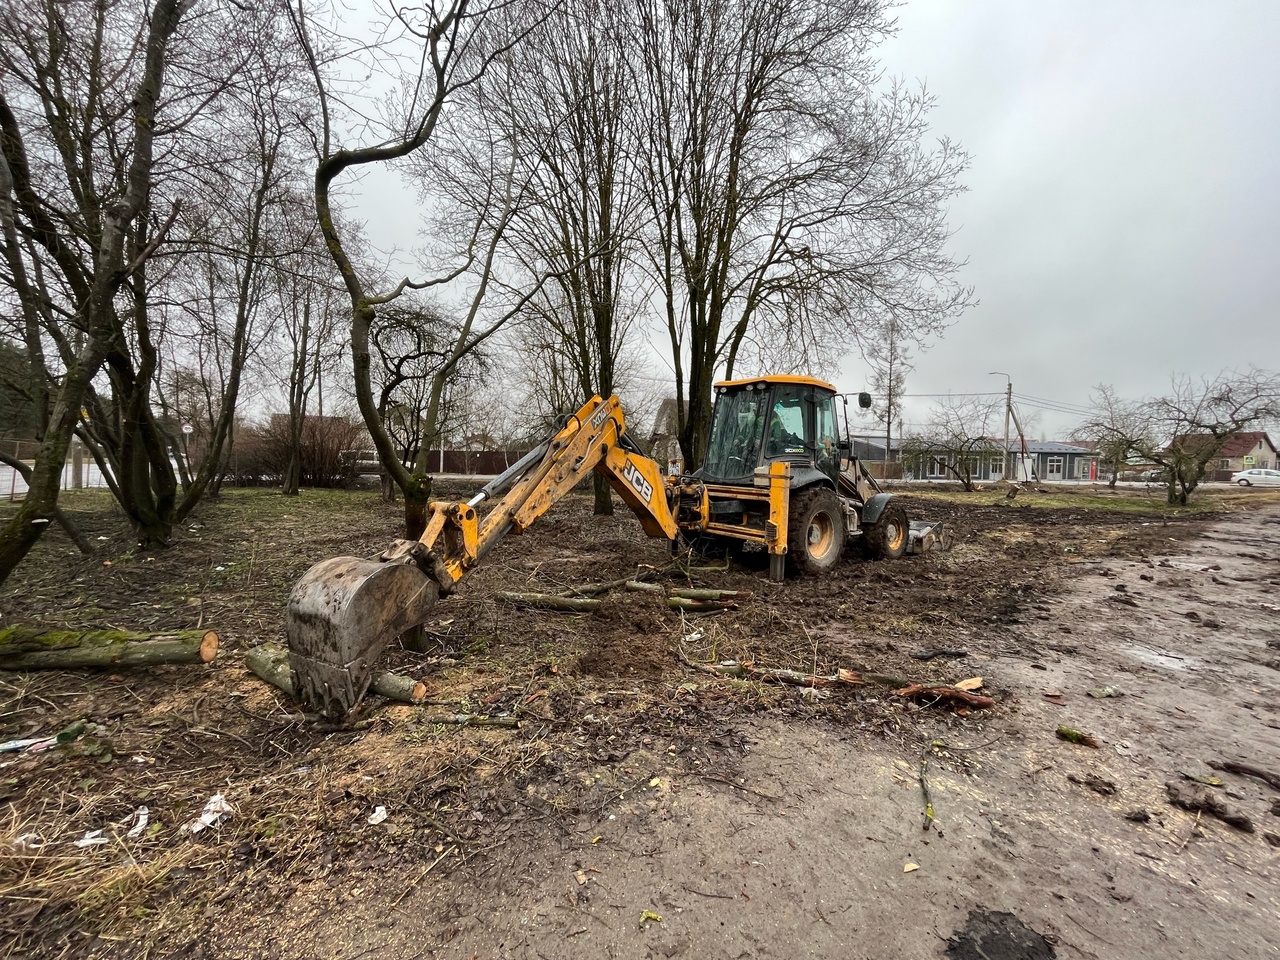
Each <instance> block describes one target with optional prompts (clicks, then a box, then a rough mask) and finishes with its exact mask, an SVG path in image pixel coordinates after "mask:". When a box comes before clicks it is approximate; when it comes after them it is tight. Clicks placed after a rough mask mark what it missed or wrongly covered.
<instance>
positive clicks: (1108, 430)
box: [1071, 384, 1148, 489]
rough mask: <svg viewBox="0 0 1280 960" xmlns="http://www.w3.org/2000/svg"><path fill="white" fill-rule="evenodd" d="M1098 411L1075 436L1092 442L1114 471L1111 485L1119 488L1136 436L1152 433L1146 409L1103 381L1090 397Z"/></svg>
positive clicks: (1093, 406) (1077, 429) (1099, 457)
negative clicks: (1120, 394)
mask: <svg viewBox="0 0 1280 960" xmlns="http://www.w3.org/2000/svg"><path fill="white" fill-rule="evenodd" d="M1090 406H1091V407H1092V409H1093V411H1094V413H1093V415H1092V416H1091V417H1090V418H1089V419H1088V420H1086V421H1085V422H1084V423H1082V424H1080V425H1079V426H1078V427H1076V428H1075V430H1073V431H1072V433H1071V435H1072V437H1073V438H1074V439H1076V440H1083V441H1085V442H1088V443H1092V444H1093V445H1094V448H1095V449H1096V451H1097V453H1098V459H1099V460H1101V461H1102V464H1103V466H1104V467H1106V468H1107V470H1108V472H1109V473H1110V474H1111V479H1110V480H1108V481H1107V486H1108V487H1111V488H1112V489H1115V485H1116V481H1117V480H1119V479H1120V474H1121V472H1122V471H1123V470H1124V468H1125V466H1126V464H1128V462H1129V457H1130V456H1131V455H1132V454H1133V452H1134V449H1133V444H1132V442H1131V440H1132V438H1133V437H1138V436H1142V435H1143V434H1145V433H1147V432H1148V424H1147V417H1146V412H1145V411H1144V410H1143V409H1142V406H1141V404H1139V403H1136V402H1134V401H1131V400H1125V399H1124V398H1122V397H1120V396H1119V395H1117V394H1116V392H1115V388H1114V387H1111V386H1107V385H1102V384H1099V385H1098V386H1097V387H1095V388H1094V391H1093V396H1092V397H1091V398H1090Z"/></svg>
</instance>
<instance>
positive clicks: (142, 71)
mask: <svg viewBox="0 0 1280 960" xmlns="http://www.w3.org/2000/svg"><path fill="white" fill-rule="evenodd" d="M186 10H187V6H186V4H185V3H183V2H182V0H154V2H153V3H152V4H150V5H149V6H147V7H146V8H145V10H143V11H139V12H140V13H145V16H139V17H138V18H137V19H136V20H134V21H133V27H132V29H131V28H130V24H129V21H128V20H127V19H126V20H125V21H124V22H120V20H119V18H118V17H117V15H116V10H115V8H112V7H110V6H107V5H101V4H98V5H94V4H77V5H75V6H74V7H71V8H68V7H67V6H64V5H63V4H59V3H53V2H47V3H46V2H39V0H28V2H18V3H11V4H9V5H7V6H6V8H5V12H4V13H3V14H0V51H3V53H0V64H2V65H3V70H4V72H5V76H6V85H5V90H4V91H3V92H0V154H2V155H3V158H4V168H5V169H4V172H3V174H2V175H0V189H3V191H4V194H5V198H6V201H9V198H10V197H12V201H11V202H6V203H5V205H4V208H3V210H4V214H5V223H4V234H5V246H4V258H5V263H6V265H7V268H8V274H7V278H6V279H7V280H8V282H9V283H10V284H12V285H13V287H14V288H15V289H16V291H17V296H18V299H19V301H20V302H21V304H22V306H23V312H24V318H25V328H26V330H27V331H28V334H29V335H28V338H27V341H26V342H27V350H28V358H27V359H28V362H29V364H30V365H31V368H32V371H33V379H34V380H38V381H40V382H43V383H46V384H47V385H48V392H47V395H46V396H45V397H44V398H43V399H42V400H41V401H40V403H39V407H40V411H41V412H40V415H39V416H40V427H39V440H40V449H39V451H38V453H37V455H36V461H35V467H34V469H33V471H32V474H31V477H30V480H29V483H30V490H29V492H28V494H27V497H26V499H25V500H24V501H23V502H22V504H21V505H20V506H19V508H18V510H17V511H16V513H15V514H14V515H13V517H12V518H11V519H10V520H9V522H8V523H6V524H5V525H4V527H3V529H0V582H3V581H4V580H5V579H6V578H7V577H8V575H9V574H10V573H11V572H12V571H13V569H14V567H16V566H17V565H18V563H20V562H21V561H22V559H23V557H25V556H26V554H27V552H28V551H29V550H30V549H31V547H32V546H34V544H35V543H36V542H37V541H38V540H39V538H40V536H41V535H42V534H43V532H44V530H45V529H46V528H47V526H48V524H49V522H50V521H51V520H52V519H53V518H54V515H55V510H56V507H57V496H58V488H59V484H60V481H61V478H62V468H63V464H64V462H65V460H66V454H67V449H68V446H69V445H70V442H71V437H72V434H73V433H74V431H75V429H76V425H77V423H78V422H79V420H80V416H81V410H82V408H83V405H84V402H85V399H86V396H87V394H88V392H89V389H90V385H91V383H92V381H93V378H94V377H95V376H96V375H97V374H98V372H99V370H100V369H101V367H102V365H103V363H104V362H105V361H106V360H107V358H108V356H109V355H110V354H111V352H112V351H113V350H114V349H116V347H117V344H118V340H119V337H120V336H121V334H122V332H123V331H124V329H125V324H126V323H127V322H129V321H131V320H132V321H136V319H137V318H136V317H132V316H129V315H128V313H127V304H128V301H129V300H131V299H133V300H134V302H135V303H136V299H135V298H133V297H132V296H131V295H130V289H129V288H130V284H131V283H136V282H137V278H138V276H139V274H140V273H141V272H142V271H143V269H144V267H145V265H146V262H147V260H148V259H149V258H150V257H151V256H152V255H153V254H154V253H155V251H156V249H157V248H158V247H159V246H160V244H161V243H162V242H163V240H164V237H165V234H166V233H167V231H168V224H171V223H172V220H173V217H174V213H173V212H172V211H165V212H161V210H158V209H157V208H156V206H155V205H154V204H153V203H152V196H151V187H152V175H153V169H154V166H155V149H156V139H157V126H158V122H157V121H158V119H159V117H158V113H157V106H158V103H159V102H160V98H161V94H162V91H163V90H164V89H165V88H164V81H165V73H166V68H167V67H168V65H169V62H170V59H171V47H170V41H171V40H172V39H173V37H174V34H175V33H176V31H177V30H178V27H179V23H180V21H181V19H182V17H183V15H184V13H185V12H186ZM107 47H111V48H112V50H111V56H110V57H108V56H107V55H106V54H107V52H108V51H107V49H106V48H107ZM134 51H136V53H134ZM71 77H77V78H79V77H83V78H85V86H84V88H82V89H74V88H72V87H71V84H70V83H69V82H68V83H67V84H66V85H64V83H63V81H64V80H66V81H70V78H71ZM104 154H105V155H106V156H109V157H110V158H111V160H112V161H113V162H111V163H104V164H103V165H102V167H101V168H100V169H98V170H97V171H96V172H95V171H94V170H92V169H90V168H87V167H86V158H88V157H97V158H98V159H102V158H103V157H104ZM59 168H60V169H61V171H62V172H61V173H60V174H59V172H58V171H59ZM161 209H162V208H161ZM152 212H155V213H157V214H159V215H160V216H163V217H164V219H163V220H158V221H151V220H150V219H149V217H150V215H151V213H152ZM55 294H56V296H55ZM122 303H124V304H125V305H126V310H125V311H122V310H121V305H122ZM55 314H56V317H55ZM49 335H56V336H57V344H56V345H57V353H58V355H59V357H60V359H61V360H62V363H63V368H64V372H62V374H61V375H60V376H51V375H50V373H51V371H50V369H49V366H50V365H49V362H48V360H47V358H46V357H45V356H44V348H43V344H38V343H37V341H38V340H39V339H40V338H41V337H43V336H49Z"/></svg>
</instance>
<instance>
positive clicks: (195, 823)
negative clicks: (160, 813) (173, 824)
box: [182, 793, 236, 833]
mask: <svg viewBox="0 0 1280 960" xmlns="http://www.w3.org/2000/svg"><path fill="white" fill-rule="evenodd" d="M235 812H236V810H235V807H233V806H231V804H229V803H227V798H226V797H224V796H223V795H222V794H220V793H215V794H214V795H213V796H212V797H210V798H209V801H208V802H207V803H206V804H205V805H204V810H203V811H201V813H200V816H198V817H196V818H195V819H194V820H192V821H191V822H190V823H187V824H184V825H183V827H182V829H183V830H185V831H187V832H188V833H199V832H200V831H201V830H204V829H205V828H206V827H216V826H217V825H218V824H220V823H222V821H224V820H226V819H228V818H230V817H231V815H232V814H234V813H235Z"/></svg>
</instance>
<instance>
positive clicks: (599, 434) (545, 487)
mask: <svg viewBox="0 0 1280 960" xmlns="http://www.w3.org/2000/svg"><path fill="white" fill-rule="evenodd" d="M539 454H540V455H539ZM593 470H594V471H596V472H597V473H599V474H601V475H602V476H604V478H605V479H606V480H607V481H608V482H609V485H610V486H611V487H612V488H613V489H614V490H616V491H617V492H618V494H619V496H621V497H622V499H623V501H624V502H625V503H626V504H627V506H629V507H630V508H631V509H632V510H633V511H635V513H636V515H637V516H638V517H639V518H640V523H641V525H642V526H643V528H644V531H645V533H647V534H649V536H651V537H660V538H666V539H668V540H674V539H675V538H676V535H677V533H678V529H677V526H676V520H675V516H674V514H673V513H672V509H671V506H670V501H669V499H668V488H667V485H666V484H665V483H664V481H663V478H662V474H661V471H660V470H659V468H658V465H657V463H655V462H654V461H653V460H652V459H650V458H649V457H646V456H645V455H644V454H643V453H642V452H641V451H640V450H639V448H638V447H636V445H635V444H634V443H633V442H632V441H631V440H630V438H628V437H627V434H626V421H625V419H624V417H623V414H622V407H621V404H620V403H619V402H618V398H617V397H616V396H613V397H609V398H608V399H607V400H602V399H601V398H600V397H592V398H591V399H590V400H589V401H587V403H585V404H584V405H583V406H582V408H581V409H580V410H578V412H577V413H575V414H573V415H572V416H571V417H569V418H568V420H567V421H566V422H565V424H564V426H562V427H561V428H560V429H559V430H558V431H557V432H556V434H555V435H554V436H552V437H551V438H550V439H548V440H547V441H546V442H545V443H544V444H542V445H540V446H539V447H538V448H536V449H535V450H533V451H531V452H530V453H529V454H528V455H526V456H525V457H522V458H521V459H520V461H518V462H517V463H516V464H515V465H514V466H513V467H512V468H511V469H510V470H508V471H506V472H505V473H503V474H502V475H501V476H499V477H497V478H495V479H494V480H493V481H492V482H491V483H489V484H488V485H487V486H486V487H485V488H484V489H482V490H481V491H480V492H479V493H478V494H476V496H474V497H472V498H471V499H470V500H468V501H466V502H462V503H458V502H452V501H432V502H431V503H430V504H429V508H430V516H429V518H428V521H427V525H426V529H425V530H424V531H423V533H422V536H421V537H419V538H418V539H417V540H408V541H405V540H401V541H397V542H396V544H395V545H393V546H392V547H391V548H390V549H388V550H387V551H385V552H384V553H383V554H382V555H381V556H380V557H378V558H377V559H374V560H361V559H358V558H354V557H339V558H334V559H332V560H326V561H323V562H321V563H318V564H316V565H315V566H314V567H312V568H311V569H310V570H309V571H307V573H306V574H305V575H304V576H303V577H302V579H301V580H299V581H298V583H297V585H296V586H295V587H294V589H293V593H292V594H291V595H290V598H289V606H288V610H287V612H286V616H285V627H286V632H287V634H288V639H289V664H290V669H291V672H292V677H293V685H294V690H295V692H296V693H297V694H298V696H299V698H300V699H301V700H302V701H303V703H304V704H305V705H306V706H307V707H308V708H309V709H312V710H315V711H317V712H319V713H322V714H324V715H326V716H329V717H339V716H342V715H344V714H346V713H347V712H348V711H349V710H351V709H352V708H353V707H354V706H355V705H356V703H358V702H359V700H360V698H361V697H362V696H363V695H364V692H365V690H366V689H367V687H368V685H369V681H370V679H371V678H372V665H373V663H374V661H375V659H376V657H377V655H378V654H379V653H381V651H382V650H383V648H385V647H386V645H387V644H388V643H389V642H390V641H391V640H392V639H393V638H394V637H395V636H397V635H398V634H400V633H403V632H405V631H406V630H409V629H411V628H413V627H416V626H418V625H420V624H422V623H424V622H425V621H426V619H427V618H428V617H429V616H430V613H431V608H432V607H433V606H434V604H435V600H436V597H437V596H438V595H439V594H441V593H449V592H450V591H452V590H453V589H454V587H455V586H456V585H457V584H458V582H459V581H460V580H462V578H463V577H465V576H466V575H467V573H468V572H469V571H470V570H471V569H472V568H473V567H474V566H475V565H476V564H477V563H478V562H479V561H480V560H481V559H482V558H483V557H484V556H485V554H487V553H488V552H489V551H490V550H491V549H493V547H494V546H495V545H496V544H497V543H498V541H500V540H501V539H502V537H503V536H505V535H506V534H507V533H508V532H509V531H511V530H515V531H517V532H521V531H524V530H526V529H527V528H528V527H529V526H531V525H532V524H533V523H534V522H535V521H536V520H537V519H538V518H539V517H541V516H542V515H543V514H544V513H546V512H547V511H548V510H549V509H550V508H551V507H552V506H553V505H554V504H555V503H556V502H557V501H559V500H560V498H561V497H563V496H564V495H565V494H566V493H568V492H569V491H570V490H572V489H573V488H574V487H576V486H577V485H578V483H580V482H581V481H582V480H583V478H585V477H586V475H587V474H589V473H590V472H591V471H593ZM499 496H501V499H499V500H497V502H496V503H494V505H493V506H492V507H491V508H490V509H489V511H488V512H487V513H486V514H485V515H484V517H483V518H482V517H480V515H479V514H478V513H477V510H476V508H477V507H479V506H480V505H481V504H482V503H484V502H485V501H486V500H490V499H493V498H495V497H499Z"/></svg>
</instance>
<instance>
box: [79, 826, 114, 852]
mask: <svg viewBox="0 0 1280 960" xmlns="http://www.w3.org/2000/svg"><path fill="white" fill-rule="evenodd" d="M110 842H111V840H110V838H108V837H104V836H103V835H102V831H101V830H87V831H85V835H84V836H83V837H81V838H80V839H79V840H73V841H72V844H73V845H74V846H77V847H80V848H81V849H83V848H84V847H97V846H101V845H102V844H104V843H110Z"/></svg>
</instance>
